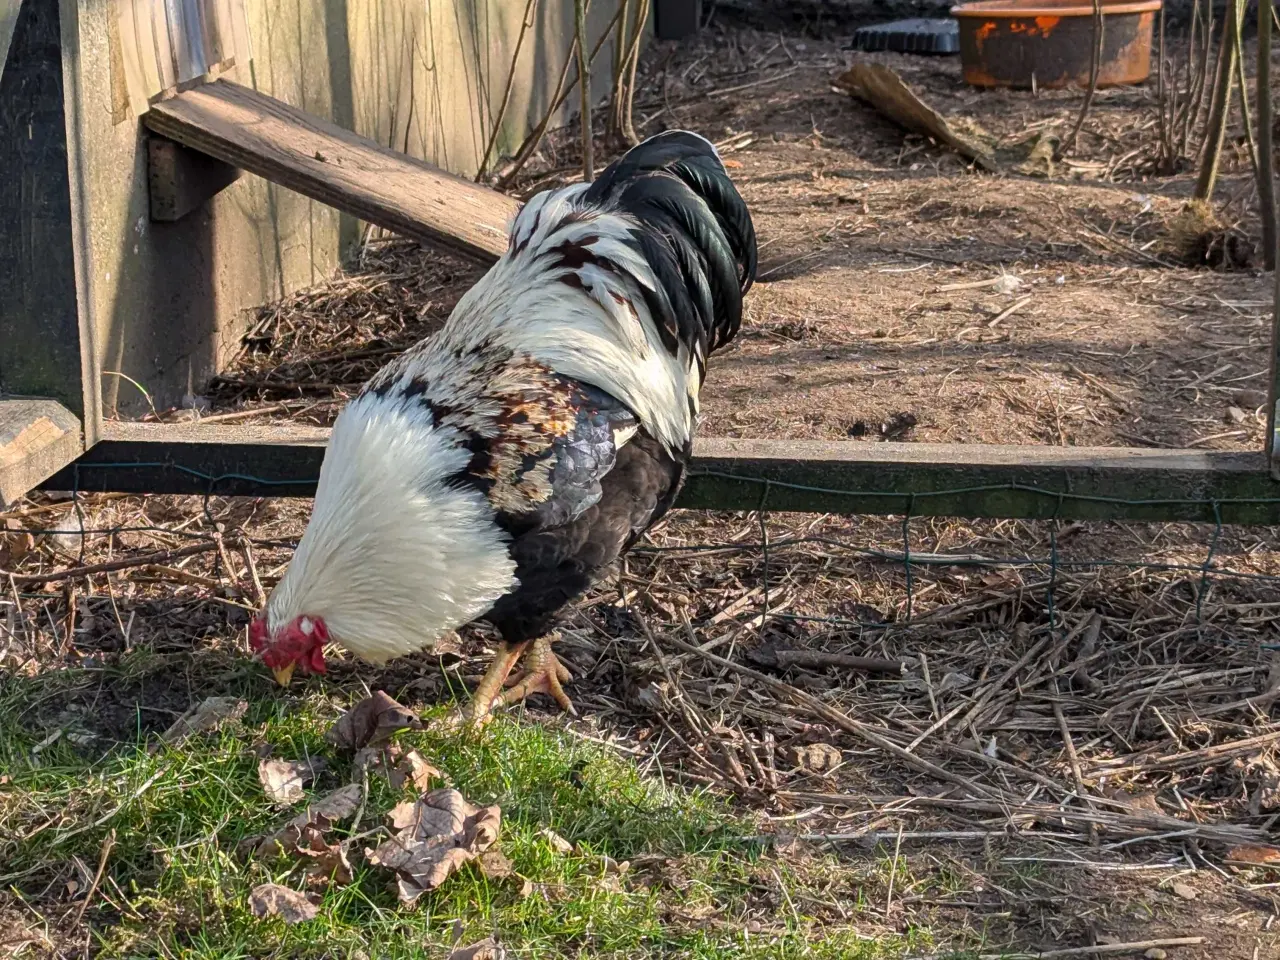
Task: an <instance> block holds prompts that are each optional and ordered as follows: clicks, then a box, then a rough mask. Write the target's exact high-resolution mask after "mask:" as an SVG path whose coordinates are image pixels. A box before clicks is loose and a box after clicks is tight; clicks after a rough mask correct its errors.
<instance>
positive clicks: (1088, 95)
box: [1062, 0, 1105, 155]
mask: <svg viewBox="0 0 1280 960" xmlns="http://www.w3.org/2000/svg"><path fill="white" fill-rule="evenodd" d="M1104 30H1105V27H1104V26H1103V23H1102V0H1093V51H1092V52H1091V53H1090V54H1089V89H1088V90H1086V91H1085V94H1084V103H1082V104H1081V105H1080V116H1078V117H1076V122H1075V126H1073V127H1072V128H1071V132H1070V133H1069V134H1067V139H1066V142H1065V143H1064V144H1063V145H1062V153H1063V154H1064V155H1065V154H1068V153H1072V152H1074V151H1075V149H1076V140H1077V139H1078V138H1079V137H1080V128H1081V127H1083V126H1084V122H1085V120H1086V119H1087V118H1088V116H1089V108H1090V107H1092V106H1093V97H1094V94H1096V93H1097V92H1098V72H1099V71H1100V70H1101V69H1102V34H1103V31H1104Z"/></svg>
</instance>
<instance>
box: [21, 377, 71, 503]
mask: <svg viewBox="0 0 1280 960" xmlns="http://www.w3.org/2000/svg"><path fill="white" fill-rule="evenodd" d="M83 449H84V445H83V442H82V440H81V436H80V421H79V420H78V419H76V416H75V414H73V413H72V412H71V411H70V410H68V409H67V408H66V407H64V406H63V405H62V404H60V403H58V402H57V401H56V400H0V507H8V506H10V505H12V504H13V503H14V501H16V500H17V499H18V498H19V497H21V496H24V495H25V494H26V493H27V492H28V491H29V490H31V489H33V488H34V487H35V486H36V485H38V484H39V483H40V482H41V481H42V480H44V479H46V478H48V477H49V476H51V475H52V474H54V473H56V472H57V471H59V470H61V469H62V468H63V467H65V466H66V465H67V464H68V463H70V462H71V461H73V460H75V458H76V457H78V456H79V455H80V452H81V451H82V450H83Z"/></svg>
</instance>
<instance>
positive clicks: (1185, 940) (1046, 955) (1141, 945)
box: [980, 937, 1205, 960]
mask: <svg viewBox="0 0 1280 960" xmlns="http://www.w3.org/2000/svg"><path fill="white" fill-rule="evenodd" d="M1204 941H1205V938H1204V937H1167V938H1165V939H1163V940H1133V941H1131V942H1129V943H1099V944H1095V945H1094V946H1092V947H1061V948H1059V949H1057V950H1041V951H1040V952H1039V953H984V954H982V956H981V958H980V960H1051V958H1057V957H1089V956H1101V955H1103V954H1114V953H1139V952H1145V951H1147V950H1153V949H1155V948H1156V947H1194V946H1198V945H1199V944H1202V943H1204Z"/></svg>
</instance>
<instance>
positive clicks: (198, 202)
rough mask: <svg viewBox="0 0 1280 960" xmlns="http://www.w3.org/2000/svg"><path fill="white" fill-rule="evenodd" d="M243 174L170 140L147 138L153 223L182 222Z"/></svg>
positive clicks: (157, 137)
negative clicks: (155, 221) (154, 221)
mask: <svg viewBox="0 0 1280 960" xmlns="http://www.w3.org/2000/svg"><path fill="white" fill-rule="evenodd" d="M242 172H243V171H241V170H238V169H237V168H235V167H233V166H231V164H229V163H223V162H222V161H221V160H216V159H214V158H213V157H211V156H209V155H208V154H206V153H201V152H200V151H199V150H192V149H191V148H190V147H184V146H183V145H182V144H180V143H178V142H177V141H175V140H170V139H169V138H168V137H161V136H158V135H153V136H151V137H148V138H147V187H148V190H149V192H150V195H151V196H150V199H151V219H152V220H158V221H160V222H161V223H170V222H173V221H175V220H181V219H182V218H183V217H185V216H186V215H187V214H188V213H190V212H191V211H192V210H195V209H197V208H199V207H201V206H202V205H203V204H204V203H205V201H207V200H208V199H209V198H210V197H212V196H214V195H215V194H217V193H218V192H220V191H222V190H225V189H226V188H227V187H229V186H231V184H233V183H235V182H236V181H237V180H238V179H240V174H241V173H242Z"/></svg>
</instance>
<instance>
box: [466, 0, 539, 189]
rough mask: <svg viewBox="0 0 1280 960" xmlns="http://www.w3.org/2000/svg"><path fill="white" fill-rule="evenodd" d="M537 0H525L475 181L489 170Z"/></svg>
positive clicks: (535, 10) (509, 102) (477, 181)
mask: <svg viewBox="0 0 1280 960" xmlns="http://www.w3.org/2000/svg"><path fill="white" fill-rule="evenodd" d="M537 7H538V0H527V2H526V3H525V5H524V19H523V20H522V21H521V22H520V36H518V37H516V49H515V52H514V53H513V54H512V55H511V69H510V70H508V71H507V86H506V89H505V90H503V91H502V104H501V105H500V106H499V107H498V115H497V116H496V117H494V118H493V127H492V129H490V131H489V142H488V143H487V144H485V148H484V156H483V157H481V158H480V169H479V170H477V171H476V183H479V182H480V181H481V180H482V179H483V178H484V175H485V174H486V173H487V172H488V170H489V158H490V157H491V156H493V148H494V146H495V145H496V144H497V142H498V134H499V133H500V132H501V131H502V121H503V120H505V119H506V117H507V107H508V106H510V105H511V92H512V90H514V89H515V85H516V66H517V65H518V64H519V63H520V50H521V48H522V47H523V46H524V38H525V35H526V34H527V33H528V32H529V28H530V27H532V26H533V19H534V14H535V13H536V12H537Z"/></svg>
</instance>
